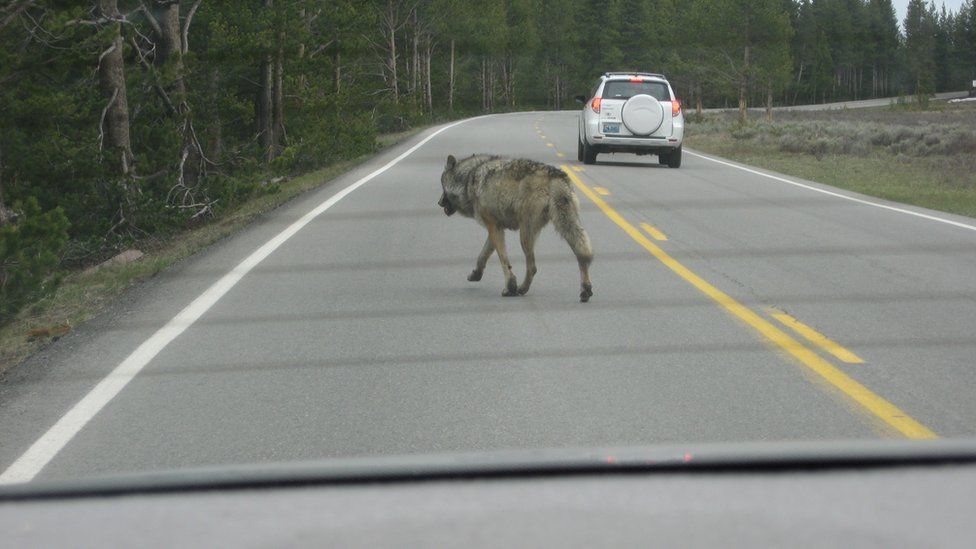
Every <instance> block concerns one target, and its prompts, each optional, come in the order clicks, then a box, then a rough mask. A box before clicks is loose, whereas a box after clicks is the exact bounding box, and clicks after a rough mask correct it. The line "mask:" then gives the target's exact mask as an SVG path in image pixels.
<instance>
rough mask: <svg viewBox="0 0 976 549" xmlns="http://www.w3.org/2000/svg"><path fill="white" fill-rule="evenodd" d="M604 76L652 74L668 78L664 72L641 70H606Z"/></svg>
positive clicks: (655, 76)
mask: <svg viewBox="0 0 976 549" xmlns="http://www.w3.org/2000/svg"><path fill="white" fill-rule="evenodd" d="M603 76H652V77H654V78H662V79H664V80H667V77H665V76H664V75H663V74H658V73H656V72H639V71H613V72H605V73H603Z"/></svg>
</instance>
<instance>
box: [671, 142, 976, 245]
mask: <svg viewBox="0 0 976 549" xmlns="http://www.w3.org/2000/svg"><path fill="white" fill-rule="evenodd" d="M685 152H686V153H688V154H690V155H692V156H697V157H698V158H704V159H705V160H711V161H712V162H717V163H719V164H722V165H725V166H729V167H732V168H736V169H738V170H742V171H744V172H749V173H754V174H756V175H761V176H763V177H768V178H769V179H775V180H776V181H782V182H783V183H788V184H790V185H793V186H795V187H803V188H804V189H809V190H811V191H816V192H818V193H823V194H827V195H830V196H836V197H837V198H843V199H844V200H850V201H852V202H857V203H860V204H866V205H868V206H874V207H876V208H883V209H885V210H891V211H893V212H898V213H903V214H908V215H913V216H915V217H921V218H922V219H928V220H929V221H938V222H939V223H945V224H947V225H952V226H955V227H959V228H962V229H969V230H970V231H976V226H973V225H967V224H965V223H960V222H958V221H952V220H951V219H945V218H942V217H936V216H934V215H928V214H924V213H921V212H915V211H912V210H906V209H904V208H896V207H895V206H887V205H885V204H878V203H877V202H871V201H870V200H864V199H862V198H855V197H853V196H848V195H846V194H841V193H835V192H833V191H828V190H827V189H821V188H818V187H814V186H811V185H806V184H804V183H800V182H799V181H791V180H789V179H784V178H782V177H777V176H775V175H770V174H768V173H763V172H760V171H757V170H753V169H750V168H746V167H744V166H740V165H738V164H733V163H731V162H726V161H724V160H719V159H717V158H712V157H710V156H705V155H703V154H699V153H695V152H691V151H688V150H686V151H685Z"/></svg>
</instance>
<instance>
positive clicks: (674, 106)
mask: <svg viewBox="0 0 976 549" xmlns="http://www.w3.org/2000/svg"><path fill="white" fill-rule="evenodd" d="M679 114H681V100H680V99H672V100H671V116H672V117H675V116H678V115H679Z"/></svg>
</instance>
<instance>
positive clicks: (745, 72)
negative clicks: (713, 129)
mask: <svg viewBox="0 0 976 549" xmlns="http://www.w3.org/2000/svg"><path fill="white" fill-rule="evenodd" d="M748 91H749V46H746V47H745V49H744V52H743V54H742V77H741V78H740V79H739V122H743V123H744V122H745V121H746V120H747V119H748V117H749V114H748V112H747V111H746V107H747V101H748V99H747V98H746V96H747V93H748Z"/></svg>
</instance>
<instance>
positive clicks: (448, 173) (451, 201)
mask: <svg viewBox="0 0 976 549" xmlns="http://www.w3.org/2000/svg"><path fill="white" fill-rule="evenodd" d="M456 166H457V159H456V158H454V155H449V156H448V157H447V164H446V165H445V166H444V173H442V174H441V188H442V189H443V190H442V192H441V199H440V200H438V201H437V205H438V206H440V207H441V208H444V213H446V214H447V215H448V216H451V215H454V212H456V211H457V210H458V207H457V202H458V201H459V199H460V196H459V192H458V191H459V187H460V186H459V185H458V184H457V182H456V181H455V179H454V168H455V167H456Z"/></svg>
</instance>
